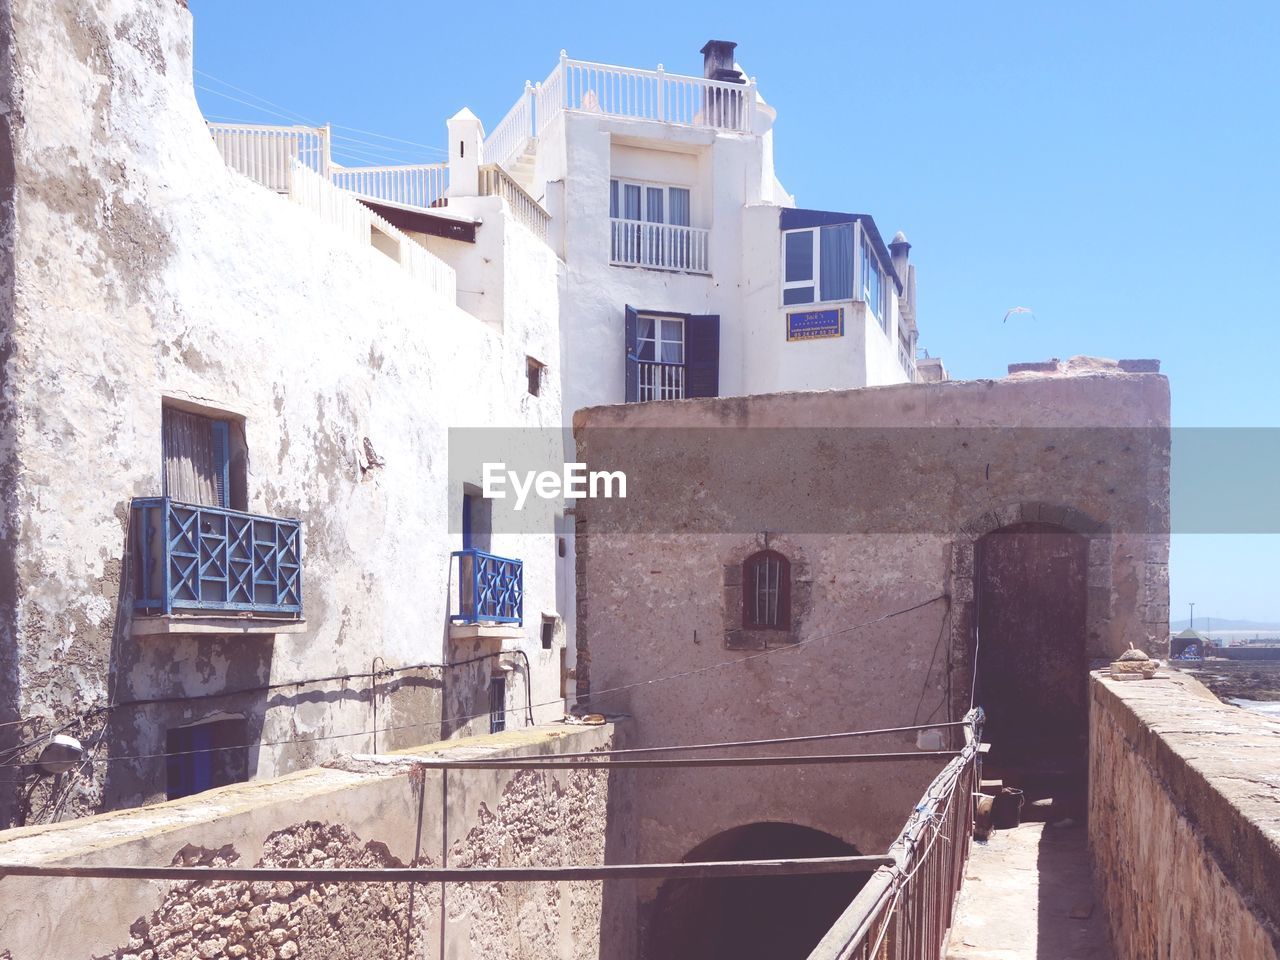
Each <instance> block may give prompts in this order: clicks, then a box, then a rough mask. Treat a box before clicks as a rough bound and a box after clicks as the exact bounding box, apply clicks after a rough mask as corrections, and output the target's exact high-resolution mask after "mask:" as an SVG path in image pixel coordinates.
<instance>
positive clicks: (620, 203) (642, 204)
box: [609, 179, 691, 227]
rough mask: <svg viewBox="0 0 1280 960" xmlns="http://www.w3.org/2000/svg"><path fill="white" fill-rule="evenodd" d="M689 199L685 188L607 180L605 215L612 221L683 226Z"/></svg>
mask: <svg viewBox="0 0 1280 960" xmlns="http://www.w3.org/2000/svg"><path fill="white" fill-rule="evenodd" d="M690 199H691V198H690V193H689V188H688V187H673V186H671V185H670V184H662V183H644V182H641V181H636V180H617V179H615V180H610V181H609V216H610V218H611V219H614V220H638V221H641V222H642V223H665V224H670V225H671V226H676V227H687V226H689V225H690V220H689V217H690V210H689V204H690Z"/></svg>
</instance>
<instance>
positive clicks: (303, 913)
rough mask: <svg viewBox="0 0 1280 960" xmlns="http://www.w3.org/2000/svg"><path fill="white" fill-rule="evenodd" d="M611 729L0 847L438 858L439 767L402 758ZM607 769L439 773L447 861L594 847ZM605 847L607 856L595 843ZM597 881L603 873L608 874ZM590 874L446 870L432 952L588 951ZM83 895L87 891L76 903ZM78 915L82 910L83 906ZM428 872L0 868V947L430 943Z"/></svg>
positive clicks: (387, 762) (222, 797) (595, 858)
mask: <svg viewBox="0 0 1280 960" xmlns="http://www.w3.org/2000/svg"><path fill="white" fill-rule="evenodd" d="M612 736H613V728H612V727H609V726H606V727H593V728H567V729H566V728H547V727H539V728H534V729H532V730H528V731H520V732H511V733H506V734H499V735H497V736H493V737H483V738H474V739H471V740H459V741H454V742H453V743H451V744H450V746H449V747H448V748H444V749H440V750H437V751H435V752H433V753H431V754H427V753H425V752H424V753H421V754H413V753H411V752H409V751H405V752H402V753H400V754H393V755H389V756H380V757H378V758H377V759H376V760H372V759H368V758H364V759H362V758H359V757H357V758H354V759H344V760H341V761H338V763H337V766H336V767H334V768H314V769H312V770H309V771H305V772H302V773H299V774H294V775H291V776H289V777H285V778H282V779H279V780H272V781H258V782H256V783H252V784H241V785H235V786H231V787H224V788H222V789H219V790H214V791H211V792H209V793H205V794H201V795H199V796H196V797H189V798H187V799H185V800H179V801H173V802H170V803H166V804H161V805H156V806H151V807H143V808H141V809H137V810H131V811H123V812H119V813H114V814H105V815H102V816H98V817H92V818H87V819H83V820H80V821H77V822H75V823H71V824H63V825H58V826H52V827H28V828H23V829H19V830H13V831H9V832H7V833H5V834H3V835H0V860H2V861H7V862H16V863H50V864H52V863H59V862H61V863H102V864H116V865H125V864H162V865H167V864H169V863H171V862H172V863H174V864H176V865H187V866H191V865H195V864H201V865H228V864H235V865H236V866H251V865H252V866H288V867H319V868H331V867H336V866H364V867H384V866H385V867H393V866H407V865H411V864H413V865H421V866H438V865H440V864H441V862H442V860H443V857H442V839H443V829H444V818H443V816H442V796H441V787H442V783H441V774H440V772H439V771H433V770H427V771H424V770H422V769H421V768H418V767H415V766H414V759H415V757H418V756H421V757H426V756H431V757H445V758H462V757H466V758H469V759H478V758H484V759H493V758H499V757H508V756H536V755H549V754H555V753H566V752H583V751H591V750H596V749H605V748H607V747H608V745H609V744H610V743H611V742H612ZM609 776H610V775H609V774H608V773H599V772H595V771H588V770H576V771H565V772H562V773H542V772H539V771H528V770H525V771H504V770H475V771H469V770H468V771H451V772H450V773H449V784H448V794H447V797H446V798H443V799H445V800H447V804H448V831H449V835H448V863H449V866H451V867H475V866H520V865H529V866H534V865H537V866H554V865H557V864H563V865H578V864H598V863H604V862H606V844H607V843H608V842H610V837H608V836H607V831H606V812H607V805H608V797H609V793H610V782H609ZM610 855H611V856H613V857H616V859H611V860H610V861H609V862H625V861H626V860H627V859H629V858H628V857H627V855H626V853H625V852H621V853H619V852H618V851H617V850H614V851H610ZM611 882H612V881H611ZM602 886H603V885H602V884H601V883H598V882H585V881H573V882H564V883H550V882H538V883H533V882H530V883H504V884H492V883H490V884H460V885H449V886H448V887H447V888H446V890H445V893H444V915H445V917H446V918H447V919H446V920H445V926H444V930H443V939H444V943H445V955H446V956H448V957H449V958H451V960H473V958H474V960H519V958H528V960H534V958H539V960H541V958H547V957H557V958H561V957H562V958H566V960H588V958H595V957H597V956H599V955H600V953H599V949H600V948H599V944H600V929H601V887H602ZM90 905H91V906H90ZM86 910H88V911H90V912H91V914H92V922H88V921H87V920H86V917H88V916H89V914H87V913H85V911H86ZM441 938H442V931H441V889H440V886H439V885H438V884H418V885H414V888H413V890H412V891H411V890H410V887H409V885H408V884H350V883H340V884H339V883H298V884H294V883H273V882H254V883H140V882H135V881H130V880H83V879H78V880H47V879H45V880H42V879H37V878H16V877H9V878H5V879H0V955H4V951H6V950H7V951H8V952H9V955H11V957H12V960H73V958H85V960H87V958H90V957H93V958H103V960H107V958H109V960H134V958H136V960H170V958H195V957H232V958H235V957H250V958H253V960H289V958H292V957H301V958H310V957H325V958H328V957H334V958H352V960H356V958H359V960H383V958H386V960H392V958H394V960H403V958H405V957H414V958H419V957H420V958H436V960H438V958H439V957H440V956H441V954H440V944H441Z"/></svg>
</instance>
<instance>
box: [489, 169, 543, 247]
mask: <svg viewBox="0 0 1280 960" xmlns="http://www.w3.org/2000/svg"><path fill="white" fill-rule="evenodd" d="M479 177H480V182H479V184H478V190H479V193H480V196H482V197H501V198H502V199H503V200H504V201H505V202H506V205H507V208H508V209H509V210H510V211H511V215H512V216H513V217H515V219H516V221H517V222H519V223H523V224H524V225H525V226H526V227H528V228H529V229H530V230H532V231H533V235H534V236H536V237H537V238H538V239H539V240H542V241H543V242H546V240H547V236H548V234H549V233H550V230H551V214H549V213H547V211H546V210H544V209H543V207H542V204H540V203H538V201H537V200H535V199H533V197H531V196H529V194H528V193H526V192H525V189H524V187H522V186H520V184H518V183H516V181H515V180H514V178H512V176H511V174H509V173H507V171H505V170H503V169H502V167H500V166H498V164H496V163H486V164H485V165H484V166H483V167H481V168H480V170H479Z"/></svg>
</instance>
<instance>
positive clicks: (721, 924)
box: [644, 823, 867, 960]
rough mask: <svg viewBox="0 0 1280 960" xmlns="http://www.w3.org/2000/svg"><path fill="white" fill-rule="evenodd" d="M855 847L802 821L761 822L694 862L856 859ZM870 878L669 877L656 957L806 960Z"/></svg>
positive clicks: (652, 930) (710, 844) (651, 945)
mask: <svg viewBox="0 0 1280 960" xmlns="http://www.w3.org/2000/svg"><path fill="white" fill-rule="evenodd" d="M857 853H858V851H857V850H856V849H854V847H852V846H851V845H849V844H847V843H845V842H843V841H842V840H839V839H837V838H836V837H833V836H831V835H830V834H827V833H823V832H822V831H821V830H814V829H811V828H809V827H802V826H798V825H796V824H794V823H753V824H748V825H747V826H742V827H735V828H733V829H732V830H726V831H724V832H723V833H719V834H717V835H716V836H714V837H712V838H711V839H710V840H707V841H706V842H704V843H701V844H699V845H698V846H696V847H694V848H693V849H692V850H690V851H689V853H688V854H687V855H686V856H685V858H684V859H685V861H686V862H692V861H699V860H716V861H720V860H769V859H778V858H788V857H790V858H795V857H844V856H856V855H857ZM866 880H867V875H866V874H829V875H819V876H811V877H805V876H801V877H749V878H746V877H744V878H731V879H719V880H668V881H666V882H665V883H663V885H662V886H661V887H660V888H659V890H658V896H657V899H656V900H655V901H654V903H653V908H652V913H651V914H650V918H651V920H650V923H649V925H648V926H649V930H648V936H647V937H646V941H647V943H646V945H645V949H644V956H646V957H648V958H650V960H695V958H696V960H730V958H732V960H756V958H759V960H766V958H767V960H792V958H795V960H804V958H806V957H807V956H808V955H809V953H810V951H811V950H812V949H813V948H814V947H815V946H816V945H817V943H818V941H819V940H821V939H822V936H823V934H825V933H826V932H827V930H829V929H830V928H831V925H832V924H833V923H834V922H835V920H836V918H837V917H839V916H840V913H841V912H842V911H843V910H844V908H845V907H847V906H848V905H849V903H850V902H851V901H852V900H853V898H854V896H855V895H856V894H857V892H858V891H859V890H861V889H862V885H863V884H864V883H865V882H866Z"/></svg>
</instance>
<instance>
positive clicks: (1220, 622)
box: [1169, 615, 1280, 633]
mask: <svg viewBox="0 0 1280 960" xmlns="http://www.w3.org/2000/svg"><path fill="white" fill-rule="evenodd" d="M1190 625H1191V622H1190V621H1189V620H1174V621H1172V622H1170V624H1169V629H1170V630H1172V631H1173V632H1174V633H1177V632H1178V631H1179V630H1185V629H1187V627H1189V626H1190ZM1206 628H1207V629H1209V630H1212V631H1213V632H1214V633H1217V632H1218V631H1219V630H1257V631H1259V632H1261V633H1275V632H1277V631H1280V623H1264V622H1262V621H1260V620H1227V619H1225V618H1223V619H1219V618H1218V617H1202V616H1199V615H1197V616H1196V629H1197V630H1204V629H1206Z"/></svg>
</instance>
